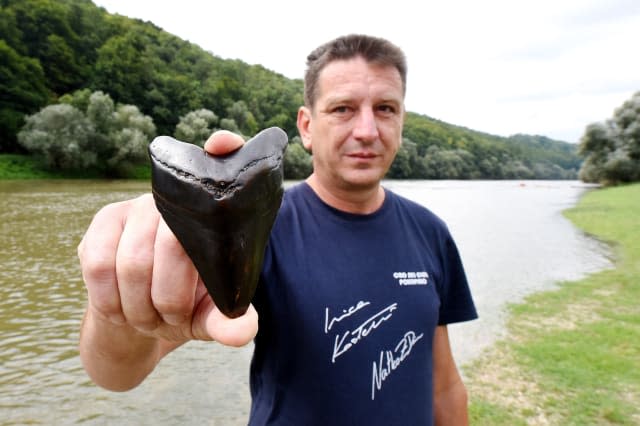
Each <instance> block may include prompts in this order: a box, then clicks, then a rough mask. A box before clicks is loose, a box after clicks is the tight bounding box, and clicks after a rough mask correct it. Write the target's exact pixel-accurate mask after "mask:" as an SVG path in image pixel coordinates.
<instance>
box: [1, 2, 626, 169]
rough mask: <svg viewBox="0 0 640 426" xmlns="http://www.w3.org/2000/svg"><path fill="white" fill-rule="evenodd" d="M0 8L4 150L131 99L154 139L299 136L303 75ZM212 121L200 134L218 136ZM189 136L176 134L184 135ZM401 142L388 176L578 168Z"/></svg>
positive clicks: (491, 140) (115, 24)
mask: <svg viewBox="0 0 640 426" xmlns="http://www.w3.org/2000/svg"><path fill="white" fill-rule="evenodd" d="M0 5H1V7H0V61H1V62H0V73H1V74H0V76H1V77H2V80H1V81H0V88H1V89H2V96H1V97H0V119H1V120H0V123H1V124H0V137H1V138H2V139H1V140H0V152H11V151H19V150H21V149H24V148H22V145H19V144H17V142H16V134H17V132H18V130H19V129H20V127H21V126H22V124H23V123H24V118H23V117H24V116H25V115H28V114H33V113H35V112H36V111H38V110H39V109H41V108H43V107H45V106H46V105H47V104H49V103H51V102H56V100H58V102H61V103H64V104H67V105H69V106H73V107H75V108H76V109H77V110H79V111H81V112H82V113H83V114H85V116H86V117H87V118H88V119H89V120H90V121H91V122H92V123H93V125H94V126H97V127H100V126H103V127H104V126H106V127H105V128H107V127H109V126H111V125H112V122H113V120H114V119H113V117H111V118H109V119H106V118H104V117H106V116H105V115H103V114H102V112H101V111H102V110H101V109H100V108H106V110H109V108H113V114H114V116H115V115H117V114H124V115H126V114H125V113H124V112H119V111H120V108H119V107H117V106H116V105H119V104H127V105H136V106H137V107H138V108H139V111H140V112H141V114H143V115H146V116H149V117H151V118H152V119H153V123H154V124H155V126H156V129H157V131H158V133H160V134H174V132H177V131H178V130H177V126H178V125H183V124H184V123H182V121H183V120H184V119H185V117H186V116H187V115H189V114H190V113H191V112H193V111H199V110H208V111H211V112H212V113H213V114H214V115H215V116H216V117H218V118H219V120H218V121H217V123H216V124H215V126H217V127H218V128H223V129H228V130H232V131H235V132H239V133H241V134H243V135H246V137H249V136H252V135H253V134H255V133H256V132H257V131H259V130H260V129H264V128H267V127H272V126H277V127H280V128H282V129H284V130H285V132H286V133H287V135H288V136H289V139H290V140H291V139H293V138H294V137H295V136H296V135H297V128H296V113H297V109H298V107H299V105H301V104H302V102H303V99H302V88H303V82H302V80H300V79H295V80H291V79H288V78H285V77H284V76H282V75H280V74H277V73H275V72H273V71H270V70H267V69H266V68H264V67H263V66H261V65H248V64H246V63H244V62H242V61H240V60H224V59H221V58H219V57H217V56H215V55H213V54H211V53H210V52H206V51H204V50H203V49H201V48H200V47H199V46H197V45H194V44H192V43H189V42H187V41H184V40H181V39H179V38H178V37H176V36H174V35H172V34H169V33H166V32H164V31H162V30H161V29H160V28H158V27H157V26H155V25H153V24H152V23H150V22H143V21H141V20H135V19H129V18H126V17H124V16H120V15H110V14H108V13H107V12H106V11H105V10H104V9H101V8H98V7H96V6H95V5H94V4H93V3H92V2H91V1H90V0H2V2H0ZM79 90H80V91H81V92H78V91H79ZM97 91H101V92H102V93H103V95H102V96H103V98H102V100H100V99H98V98H99V96H96V98H95V99H94V100H93V102H94V106H93V107H92V108H96V110H95V111H94V112H95V114H96V115H95V116H94V117H93V118H90V117H89V115H88V114H93V113H92V112H90V111H89V110H88V107H89V103H90V98H92V97H93V96H94V95H93V94H94V92H97ZM65 93H74V94H73V96H71V95H65ZM106 94H108V95H109V98H110V99H112V101H111V104H109V102H108V101H106V100H105V99H104V96H106ZM67 113H68V112H66V113H65V114H67ZM100 117H103V118H104V120H106V121H104V122H100ZM96 120H98V121H96ZM211 126H213V125H212V124H208V125H207V126H206V127H207V128H208V129H211V130H214V129H213V128H212V127H211ZM185 131H186V128H185ZM200 131H202V132H204V131H205V130H204V127H202V128H201V129H200ZM629 131H630V132H631V131H632V130H629ZM96 132H97V133H96V136H95V138H94V139H93V141H92V143H91V146H92V149H96V155H97V156H98V158H101V159H105V158H119V157H118V155H116V154H115V153H114V151H113V150H110V148H109V146H110V142H108V141H106V140H104V139H101V138H105V137H107V136H108V135H110V136H113V135H111V134H110V133H109V132H106V131H104V130H99V131H98V130H96ZM140 132H141V133H142V134H147V133H145V132H144V131H142V130H141V131H140ZM187 133H188V132H187ZM187 133H184V134H183V136H182V137H179V139H184V140H191V139H190V138H191V136H189V134H187ZM195 133H197V132H195ZM195 133H194V136H193V137H195ZM127 134H128V133H127V132H125V133H122V134H120V135H119V136H117V138H124V137H125V135H127ZM100 135H101V136H100ZM139 135H140V133H136V132H134V134H132V136H131V137H133V138H135V137H139ZM403 136H404V143H403V144H402V146H401V148H400V151H399V153H398V157H397V159H396V161H395V162H394V164H393V165H392V167H391V170H390V171H389V174H388V177H390V178H414V179H421V178H435V177H438V178H461V179H462V178H483V179H502V178H553V179H559V178H575V177H576V174H577V170H578V168H579V165H580V162H581V160H580V158H579V157H578V156H577V154H576V147H575V146H573V145H570V144H566V143H562V142H559V141H553V140H550V139H548V138H544V137H542V136H528V135H515V136H513V137H510V138H502V137H497V136H493V135H488V134H485V133H480V132H476V131H473V130H470V129H466V128H464V127H459V126H454V125H451V124H447V123H444V122H441V121H438V120H434V119H432V118H429V117H426V116H423V115H418V114H414V113H409V114H408V115H407V120H406V124H405V128H404V135H403ZM114 137H116V136H114ZM200 137H201V136H198V138H200ZM136 141H137V140H134V141H133V142H132V146H135V145H136V144H137V143H138V142H136ZM301 148H302V147H298V148H292V149H291V153H290V154H289V157H291V158H298V157H299V159H304V164H307V162H308V159H309V158H307V157H303V156H302V154H303V153H305V152H304V150H303V149H301ZM118 152H120V151H118ZM130 154H131V153H124V151H122V153H121V155H122V156H128V155H130ZM114 161H118V160H114ZM294 163H295V164H297V163H296V162H294ZM100 164H101V165H104V167H108V161H107V160H104V161H101V163H100ZM301 164H302V163H301ZM305 167H306V166H305ZM292 170H296V168H295V167H294V168H292ZM297 173H298V172H296V174H297ZM305 173H306V172H305ZM305 173H303V172H300V175H302V174H305Z"/></svg>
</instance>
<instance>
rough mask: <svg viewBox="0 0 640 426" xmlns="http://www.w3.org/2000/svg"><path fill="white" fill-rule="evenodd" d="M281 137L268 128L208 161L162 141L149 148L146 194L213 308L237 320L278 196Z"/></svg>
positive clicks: (251, 288)
mask: <svg viewBox="0 0 640 426" xmlns="http://www.w3.org/2000/svg"><path fill="white" fill-rule="evenodd" d="M286 146H287V136H286V134H285V133H284V132H283V131H282V130H280V129H278V128H270V129H267V130H264V131H262V132H260V133H259V134H257V135H256V136H255V137H254V138H252V139H251V140H249V141H248V142H247V143H246V144H245V145H244V146H243V147H242V148H241V149H239V150H237V151H235V152H233V153H231V154H230V155H227V156H223V157H214V156H211V155H209V154H207V153H206V152H204V151H203V150H202V149H201V148H199V147H197V146H195V145H192V144H188V143H184V142H180V141H177V140H175V139H173V138H170V137H167V136H160V137H158V138H156V139H155V140H154V141H153V142H152V143H151V144H150V145H149V155H150V157H151V170H152V174H151V176H152V192H153V196H154V199H155V202H156V206H157V207H158V210H159V211H160V213H161V215H162V217H163V219H164V220H165V222H166V223H167V225H168V226H169V228H170V229H171V230H172V231H173V233H174V234H175V236H176V238H177V239H178V241H180V243H181V244H182V246H183V247H184V249H185V252H186V253H187V255H188V256H189V257H190V258H191V260H192V261H193V263H194V265H195V267H196V269H197V270H198V273H199V274H200V277H201V278H202V281H203V282H204V284H205V286H206V287H207V290H208V292H209V294H210V296H211V297H212V299H213V301H214V302H215V304H216V305H217V307H218V309H220V311H221V312H222V313H224V314H225V315H226V316H228V317H230V318H235V317H238V316H240V315H242V314H244V313H245V312H246V310H247V308H248V307H249V303H251V299H252V298H253V294H254V293H255V289H256V286H257V283H258V278H259V276H260V269H261V267H262V261H263V257H264V249H265V246H266V244H267V240H268V238H269V233H270V232H271V227H272V226H273V222H274V221H275V218H276V215H277V213H278V209H279V208H280V203H281V201H282V195H283V192H284V190H283V187H282V181H283V170H282V160H283V157H284V151H285V149H286Z"/></svg>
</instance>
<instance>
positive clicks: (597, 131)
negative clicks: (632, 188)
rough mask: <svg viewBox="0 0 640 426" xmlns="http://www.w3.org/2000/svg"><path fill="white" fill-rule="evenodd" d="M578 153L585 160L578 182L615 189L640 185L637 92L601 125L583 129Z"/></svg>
mask: <svg viewBox="0 0 640 426" xmlns="http://www.w3.org/2000/svg"><path fill="white" fill-rule="evenodd" d="M579 153H580V155H582V156H583V157H584V158H585V160H584V163H583V164H582V168H581V169H580V179H582V180H584V181H585V182H597V183H603V184H608V185H615V184H618V183H623V182H637V181H640V92H636V93H635V94H634V95H633V96H632V97H631V99H629V100H627V101H626V102H624V104H623V105H622V106H621V107H619V108H618V109H616V110H615V111H614V114H613V117H612V118H611V119H609V120H607V121H606V122H604V123H593V124H590V125H589V126H587V128H586V130H585V133H584V135H583V136H582V138H581V140H580V147H579Z"/></svg>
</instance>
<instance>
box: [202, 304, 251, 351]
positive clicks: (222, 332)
mask: <svg viewBox="0 0 640 426" xmlns="http://www.w3.org/2000/svg"><path fill="white" fill-rule="evenodd" d="M204 321H205V324H204V327H205V330H206V333H207V334H208V335H209V336H210V337H211V338H212V339H213V340H215V341H216V342H219V343H222V344H223V345H227V346H234V347H240V346H244V345H246V344H247V343H249V342H251V341H252V340H253V338H254V337H256V334H257V333H258V312H257V311H256V310H255V308H254V307H253V305H249V309H247V312H245V313H244V315H242V316H240V317H238V318H229V317H227V316H226V315H224V314H223V313H222V312H220V310H219V309H218V308H217V307H216V306H215V304H213V303H211V309H210V310H209V312H208V314H207V315H206V316H205V320H204Z"/></svg>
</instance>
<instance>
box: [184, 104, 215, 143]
mask: <svg viewBox="0 0 640 426" xmlns="http://www.w3.org/2000/svg"><path fill="white" fill-rule="evenodd" d="M217 124H218V116H217V115H215V114H214V112H213V111H210V110H208V109H205V108H202V109H199V110H196V111H191V112H190V113H188V114H186V115H184V116H182V117H180V122H179V123H178V125H177V126H176V131H175V133H174V136H175V137H176V139H179V140H181V141H184V142H189V143H192V144H196V145H199V146H204V143H205V142H206V141H207V138H209V136H210V135H211V133H213V131H214V130H215V129H216V125H217Z"/></svg>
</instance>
